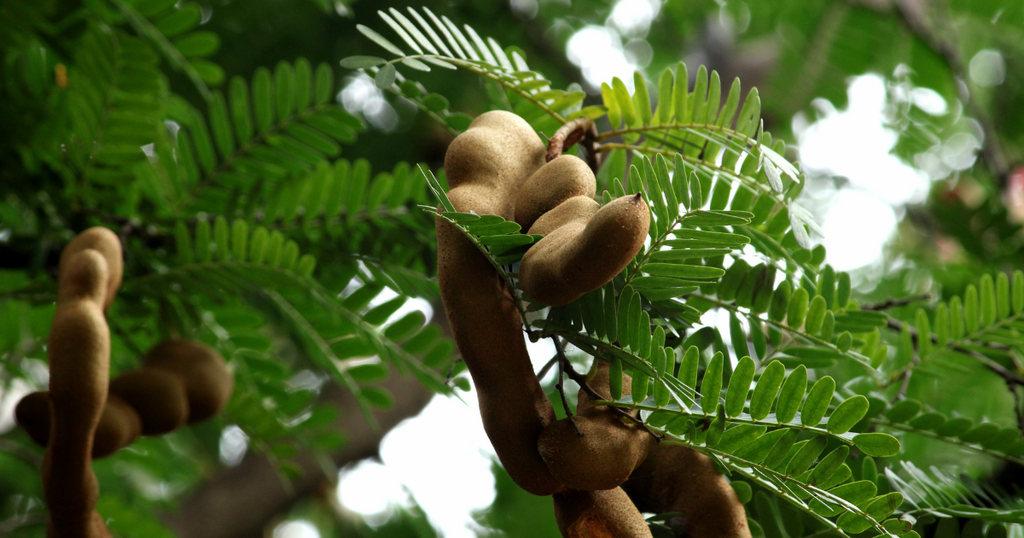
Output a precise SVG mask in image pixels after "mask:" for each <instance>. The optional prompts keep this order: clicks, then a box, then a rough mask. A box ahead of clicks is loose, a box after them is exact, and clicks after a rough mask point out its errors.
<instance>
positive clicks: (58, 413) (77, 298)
mask: <svg viewBox="0 0 1024 538" xmlns="http://www.w3.org/2000/svg"><path fill="white" fill-rule="evenodd" d="M109 276H110V274H109V271H108V264H107V261H106V259H105V257H104V256H103V255H102V254H101V253H100V252H98V251H96V250H93V249H85V250H82V251H80V252H78V253H75V254H73V255H70V256H68V257H66V258H65V259H64V263H62V264H61V267H60V279H59V283H58V292H57V308H56V311H55V312H54V317H53V325H52V326H51V330H50V338H49V342H48V344H47V356H48V358H49V363H50V402H51V404H52V420H51V421H50V439H49V441H50V442H49V444H48V445H47V450H46V455H45V457H44V458H43V492H44V494H45V497H46V503H47V505H48V506H49V508H50V530H51V531H52V532H51V533H50V534H52V535H53V536H62V537H79V536H82V537H88V538H94V537H99V536H109V533H106V529H105V527H103V525H102V521H100V524H99V525H98V526H97V524H96V521H97V520H98V519H97V516H96V515H95V512H94V511H93V508H94V507H95V506H96V501H97V499H98V497H99V485H98V484H97V482H96V475H95V474H93V472H92V465H91V463H92V444H93V436H94V434H95V431H96V426H97V425H98V424H99V421H100V417H101V415H102V413H103V407H104V405H105V404H106V399H107V383H108V380H107V379H108V377H109V370H110V364H109V361H110V330H109V328H108V327H107V322H106V319H105V318H104V317H103V306H104V305H105V304H108V303H109V299H110V298H111V297H112V296H113V290H111V289H110V287H109V282H110V281H109V280H108V279H109Z"/></svg>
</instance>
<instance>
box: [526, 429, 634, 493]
mask: <svg viewBox="0 0 1024 538" xmlns="http://www.w3.org/2000/svg"><path fill="white" fill-rule="evenodd" d="M571 420H575V422H576V427H578V428H579V429H580V431H581V432H583V435H582V436H581V435H579V434H577V433H576V429H575V428H573V425H572V422H571ZM648 437H649V435H648V433H647V432H646V431H645V430H644V429H643V428H640V427H638V426H636V425H635V424H623V423H622V419H620V417H618V416H616V415H614V414H613V413H610V412H603V411H600V410H597V411H595V412H593V413H590V414H582V415H576V417H574V419H569V418H563V419H561V420H558V421H556V422H553V423H551V425H549V426H548V427H547V428H544V431H543V432H542V433H541V435H540V439H538V441H537V448H538V449H539V451H540V455H541V457H542V458H544V462H545V463H547V465H548V469H550V470H551V474H553V475H555V478H557V479H558V481H559V482H561V483H563V484H565V485H566V487H568V488H571V489H580V490H607V489H612V488H617V487H619V486H620V485H622V483H623V482H625V481H626V479H628V478H629V475H630V473H632V472H633V469H635V468H636V467H637V466H638V465H640V462H642V461H643V460H644V458H646V457H647V448H648Z"/></svg>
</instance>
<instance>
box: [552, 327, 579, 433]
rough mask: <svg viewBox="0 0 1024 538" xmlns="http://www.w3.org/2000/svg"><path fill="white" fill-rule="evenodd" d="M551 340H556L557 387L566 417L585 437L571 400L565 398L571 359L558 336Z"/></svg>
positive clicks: (577, 431) (573, 427)
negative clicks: (573, 414) (573, 410)
mask: <svg viewBox="0 0 1024 538" xmlns="http://www.w3.org/2000/svg"><path fill="white" fill-rule="evenodd" d="M551 340H553V341H554V342H555V351H557V352H558V353H557V354H556V355H555V356H556V357H557V358H558V381H557V382H556V383H555V387H556V388H557V389H558V395H559V396H560V397H561V398H562V408H563V409H564V410H565V417H566V418H568V419H569V424H572V429H574V430H576V435H578V436H580V437H583V430H581V429H580V427H579V426H578V425H576V419H575V418H574V417H573V416H572V409H569V401H568V400H566V399H565V368H566V366H569V367H570V368H571V367H572V366H571V365H570V364H569V359H568V358H566V356H565V350H563V349H562V343H561V342H559V341H558V337H557V336H552V337H551Z"/></svg>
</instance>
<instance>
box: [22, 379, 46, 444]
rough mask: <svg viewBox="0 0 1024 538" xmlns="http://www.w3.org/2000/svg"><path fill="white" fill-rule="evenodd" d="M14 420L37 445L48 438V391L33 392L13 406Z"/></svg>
mask: <svg viewBox="0 0 1024 538" xmlns="http://www.w3.org/2000/svg"><path fill="white" fill-rule="evenodd" d="M14 420H15V421H16V422H17V423H18V425H19V426H21V427H22V429H24V430H25V433H27V434H28V436H29V437H31V438H32V440H33V441H35V443H36V444H37V445H40V446H46V444H47V442H48V441H49V440H50V393H49V392H46V391H40V392H33V393H31V394H28V395H26V396H25V397H24V398H22V399H21V400H20V401H18V405H16V406H14Z"/></svg>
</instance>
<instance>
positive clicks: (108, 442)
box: [14, 391, 142, 459]
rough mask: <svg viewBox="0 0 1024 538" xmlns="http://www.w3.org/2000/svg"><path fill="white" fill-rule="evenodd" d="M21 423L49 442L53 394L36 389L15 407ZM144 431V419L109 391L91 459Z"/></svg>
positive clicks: (31, 433)
mask: <svg viewBox="0 0 1024 538" xmlns="http://www.w3.org/2000/svg"><path fill="white" fill-rule="evenodd" d="M14 415H15V417H16V418H17V421H18V424H19V425H21V427H22V428H24V429H25V431H26V432H28V435H29V437H31V438H32V440H33V441H35V442H36V443H38V444H40V445H42V446H46V445H47V443H48V442H49V440H50V395H49V393H48V392H45V391H43V392H33V393H32V394H29V395H28V396H25V397H24V398H22V399H21V401H20V402H18V405H17V406H16V407H15V408H14ZM141 434H142V419H141V418H140V417H139V414H138V413H136V412H135V409H133V408H132V407H131V406H129V405H128V403H127V402H125V401H124V400H122V399H121V398H120V397H118V396H117V395H114V394H110V395H107V403H106V405H105V406H104V407H103V414H102V415H100V421H99V424H97V426H96V433H95V434H94V435H93V442H92V459H99V458H104V457H106V456H109V455H110V454H113V453H114V452H117V451H118V450H120V449H122V448H124V447H126V446H128V445H130V444H132V443H133V442H134V441H135V439H137V438H138V437H139V435H141Z"/></svg>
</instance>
